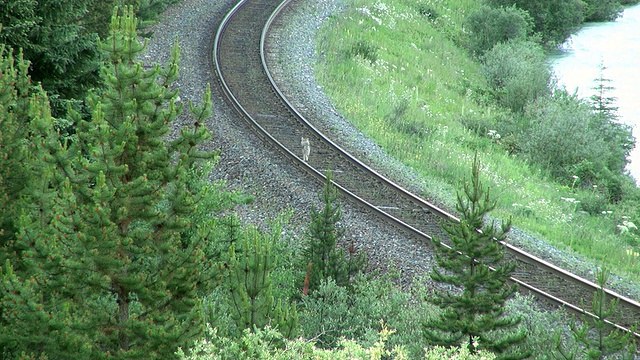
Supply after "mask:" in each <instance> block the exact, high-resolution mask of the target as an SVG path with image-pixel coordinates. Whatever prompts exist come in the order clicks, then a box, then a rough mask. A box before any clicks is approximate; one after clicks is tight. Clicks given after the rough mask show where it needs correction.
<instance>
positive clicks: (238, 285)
mask: <svg viewBox="0 0 640 360" xmlns="http://www.w3.org/2000/svg"><path fill="white" fill-rule="evenodd" d="M280 233H281V229H280V228H279V227H275V228H274V229H272V230H271V232H270V233H268V234H264V233H262V232H260V231H259V230H258V229H256V228H254V227H250V228H248V229H245V230H244V231H243V234H242V237H241V239H240V240H239V242H238V243H236V244H234V245H232V246H231V247H230V249H229V259H230V260H229V267H230V273H231V274H230V276H229V278H228V281H227V286H228V289H229V294H230V299H229V300H230V304H231V309H232V311H233V313H232V318H233V319H234V321H235V323H236V327H237V329H239V330H244V329H250V330H254V329H261V328H264V327H265V326H266V325H270V326H271V327H274V328H277V329H278V330H279V331H280V333H282V334H283V335H284V336H285V337H289V338H292V337H293V336H295V335H296V331H297V326H298V316H297V310H296V306H295V303H292V304H290V305H283V303H282V300H283V299H277V301H276V300H275V299H274V296H273V291H272V284H271V274H272V272H273V270H274V269H275V267H276V265H277V257H276V256H275V255H274V254H273V253H272V249H273V247H274V246H275V243H276V241H277V240H278V237H279V234H280ZM236 247H237V249H236ZM241 333H242V331H238V332H237V334H236V335H238V336H240V335H241Z"/></svg>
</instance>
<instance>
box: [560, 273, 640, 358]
mask: <svg viewBox="0 0 640 360" xmlns="http://www.w3.org/2000/svg"><path fill="white" fill-rule="evenodd" d="M596 277H597V281H598V286H599V287H598V289H597V290H596V291H595V293H594V294H593V299H592V300H591V314H592V315H593V316H589V315H584V316H582V325H578V324H577V322H576V319H575V318H573V319H572V320H571V324H570V328H571V335H572V336H573V338H574V340H575V342H576V347H575V348H573V349H568V348H567V347H566V346H565V345H564V344H563V343H562V339H561V337H560V336H557V337H556V352H555V353H553V355H554V357H555V358H556V359H566V360H569V359H576V358H586V359H593V360H601V359H608V358H609V356H612V355H618V356H620V358H625V359H633V358H634V357H633V354H635V344H634V343H633V338H632V335H631V333H628V332H627V333H625V332H622V331H621V330H619V329H614V328H613V327H612V325H611V324H610V323H609V322H608V321H607V320H609V321H611V320H612V317H613V316H614V314H615V313H616V312H617V307H618V301H617V300H615V299H608V295H607V293H606V292H605V291H604V287H605V285H606V284H607V281H608V279H609V271H608V270H607V269H602V270H597V272H596ZM582 308H585V306H584V304H583V305H582ZM578 354H581V355H582V356H581V357H578ZM623 355H624V357H622V356H623Z"/></svg>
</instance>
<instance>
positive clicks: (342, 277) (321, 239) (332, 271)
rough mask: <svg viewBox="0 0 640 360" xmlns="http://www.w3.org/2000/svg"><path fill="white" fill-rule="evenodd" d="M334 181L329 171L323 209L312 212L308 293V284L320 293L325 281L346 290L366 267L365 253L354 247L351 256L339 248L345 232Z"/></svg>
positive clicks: (306, 252)
mask: <svg viewBox="0 0 640 360" xmlns="http://www.w3.org/2000/svg"><path fill="white" fill-rule="evenodd" d="M331 178H332V175H331V172H330V171H327V176H326V182H325V185H324V188H323V191H322V193H321V194H320V195H319V197H318V198H319V200H320V201H321V202H322V204H323V205H324V206H323V208H322V209H320V210H318V209H316V208H315V207H312V208H311V223H310V224H309V229H308V235H307V236H308V238H309V243H308V245H307V246H306V248H305V249H304V253H303V255H304V259H305V265H306V267H307V276H306V280H305V289H307V288H306V285H307V284H306V283H307V282H308V290H309V291H313V290H316V289H318V287H319V286H320V284H321V283H322V281H323V280H327V279H329V278H331V279H333V280H334V281H335V283H336V284H337V285H338V286H347V285H349V283H350V279H351V277H352V276H353V275H355V274H357V273H358V272H359V271H362V270H363V269H364V267H365V266H366V257H365V255H364V254H363V253H361V254H356V253H355V250H354V249H353V247H352V246H351V247H350V248H349V252H348V253H347V252H346V251H345V250H344V249H339V248H338V247H337V243H338V240H339V239H340V238H341V237H342V236H343V235H344V229H342V228H341V227H340V224H339V223H340V220H342V206H341V204H340V202H339V193H338V189H337V188H336V187H335V186H334V185H333V183H332V182H331Z"/></svg>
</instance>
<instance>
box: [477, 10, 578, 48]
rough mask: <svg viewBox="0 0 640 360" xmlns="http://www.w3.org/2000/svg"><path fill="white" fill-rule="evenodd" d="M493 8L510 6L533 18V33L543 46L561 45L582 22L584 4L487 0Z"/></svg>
mask: <svg viewBox="0 0 640 360" xmlns="http://www.w3.org/2000/svg"><path fill="white" fill-rule="evenodd" d="M488 3H489V5H491V6H494V7H501V6H512V5H515V6H516V7H518V8H520V9H523V10H525V11H527V12H528V13H529V15H531V17H532V18H533V24H534V28H533V29H534V31H535V32H536V33H537V34H539V36H540V39H541V41H542V43H543V44H545V45H549V46H551V47H554V46H558V45H560V44H562V43H563V42H564V41H565V40H566V39H567V38H568V37H569V36H570V35H571V33H572V32H573V31H574V30H575V29H576V28H577V27H578V26H579V25H580V24H582V22H583V21H584V11H585V9H584V3H583V2H582V1H580V0H537V1H529V0H489V1H488Z"/></svg>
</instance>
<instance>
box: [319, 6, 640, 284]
mask: <svg viewBox="0 0 640 360" xmlns="http://www.w3.org/2000/svg"><path fill="white" fill-rule="evenodd" d="M477 6H478V2H477V1H473V0H420V1H417V2H416V1H415V0H384V1H366V0H352V1H351V6H350V7H349V9H348V10H347V11H345V12H344V13H342V14H340V15H339V16H334V17H332V18H331V19H330V20H329V21H328V23H327V24H326V26H324V27H323V29H322V30H321V34H320V39H319V41H318V42H317V43H318V46H319V49H318V53H321V54H325V55H324V57H323V58H322V59H321V60H320V62H319V63H318V64H317V67H316V71H317V77H318V79H319V82H320V83H321V85H322V86H324V88H325V91H326V92H327V94H328V95H329V96H330V97H331V98H332V99H333V101H334V102H335V104H336V106H337V107H338V108H339V109H340V110H341V112H342V113H343V114H344V115H345V116H346V117H347V118H348V119H350V121H351V122H353V123H354V124H355V125H356V126H357V127H358V128H359V129H361V130H362V131H363V132H364V133H366V134H367V135H368V136H369V137H371V138H372V139H374V140H375V141H376V142H377V143H378V144H379V145H380V146H382V147H383V148H384V149H385V150H386V151H387V152H388V153H389V154H390V155H392V156H393V157H395V158H396V159H398V160H400V161H401V162H403V163H404V164H406V165H408V166H410V167H412V168H414V169H416V170H417V171H418V172H419V174H420V175H421V176H422V177H423V178H424V179H425V182H426V184H427V189H426V191H425V194H423V195H424V196H426V197H428V198H432V199H433V198H437V199H438V200H440V201H444V202H445V203H452V200H453V195H452V194H455V191H456V190H457V189H459V188H460V181H461V180H462V179H465V178H468V176H469V173H470V168H471V161H472V158H473V155H474V153H475V152H476V151H478V152H479V154H480V156H481V162H482V164H483V168H482V172H481V177H482V180H483V182H484V183H485V184H486V185H488V186H490V187H491V191H492V194H493V195H494V196H497V197H498V200H499V206H498V208H497V209H496V210H495V211H494V212H493V213H492V215H494V216H496V217H498V218H506V217H512V219H513V225H514V226H515V227H517V228H519V229H522V230H524V231H525V232H527V233H529V234H531V235H534V236H537V237H540V238H542V239H545V241H547V242H549V243H550V244H552V245H554V246H556V247H559V248H561V249H571V250H572V251H575V252H577V253H579V254H582V255H584V256H585V257H587V258H589V259H593V261H594V263H595V264H597V265H598V266H606V267H608V268H610V269H613V270H614V272H616V273H618V274H619V275H623V276H625V277H627V278H629V279H634V278H636V277H637V276H638V275H639V274H640V264H639V261H636V259H637V256H634V255H633V252H638V251H640V250H639V248H638V247H637V244H638V243H640V241H639V240H638V236H637V234H635V233H634V232H633V231H631V232H629V233H627V234H624V235H620V234H618V231H617V228H616V225H619V224H621V223H622V221H623V220H625V219H629V220H631V221H634V220H635V219H636V216H637V215H636V213H635V212H636V207H635V205H634V204H633V202H632V201H631V200H628V201H623V202H621V203H620V204H617V205H615V206H614V205H609V206H607V208H606V210H607V211H605V212H604V213H600V214H596V215H595V216H591V215H588V214H585V213H584V212H580V211H577V210H578V204H577V203H575V202H574V201H571V199H576V201H583V202H585V201H593V200H594V196H593V190H579V189H574V188H572V187H570V186H564V185H558V184H557V183H555V182H553V181H550V180H549V177H548V176H547V174H545V173H544V172H543V171H541V170H539V169H537V168H536V167H535V166H531V165H529V164H526V163H524V162H523V161H522V160H521V159H519V158H518V157H515V156H511V155H509V154H508V153H507V152H506V151H505V148H504V146H501V145H500V142H501V141H504V140H505V139H502V138H501V139H498V138H497V137H495V136H494V137H492V136H487V134H486V133H484V131H485V130H483V131H482V133H480V132H476V131H471V130H469V128H472V127H471V126H469V125H470V124H479V123H481V124H483V127H481V128H482V129H487V128H488V129H490V126H491V124H492V123H495V121H496V120H495V117H496V115H500V114H502V113H503V110H501V109H499V108H497V107H495V106H493V105H491V104H490V103H489V102H487V101H478V99H482V98H483V97H482V93H483V89H485V88H486V84H485V82H484V78H483V77H482V75H481V72H480V64H479V63H478V62H477V61H475V60H474V59H473V58H471V57H470V56H469V54H468V53H467V52H466V51H465V50H464V49H463V47H462V46H461V45H462V44H464V41H465V38H464V30H463V26H462V23H463V21H464V18H465V16H466V14H468V13H470V12H471V11H473V9H474V8H475V7H477ZM634 246H635V247H634ZM630 252H631V254H632V255H629V253H630ZM594 266H595V265H594Z"/></svg>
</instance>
